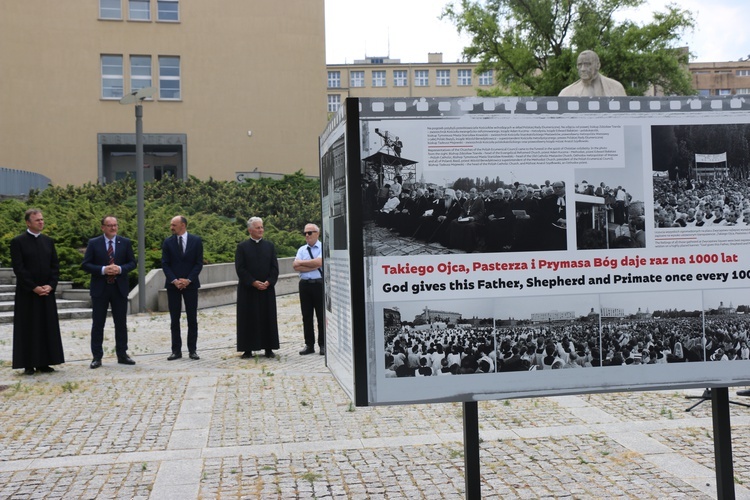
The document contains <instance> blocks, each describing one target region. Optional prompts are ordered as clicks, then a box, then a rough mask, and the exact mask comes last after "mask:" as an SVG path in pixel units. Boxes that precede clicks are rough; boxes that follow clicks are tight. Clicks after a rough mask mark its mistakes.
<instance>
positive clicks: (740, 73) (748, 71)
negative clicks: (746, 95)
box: [737, 69, 750, 76]
mask: <svg viewBox="0 0 750 500" xmlns="http://www.w3.org/2000/svg"><path fill="white" fill-rule="evenodd" d="M737 76H750V69H738V70H737Z"/></svg>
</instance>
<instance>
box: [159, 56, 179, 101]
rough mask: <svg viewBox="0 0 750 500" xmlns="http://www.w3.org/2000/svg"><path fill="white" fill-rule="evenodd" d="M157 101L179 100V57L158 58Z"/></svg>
mask: <svg viewBox="0 0 750 500" xmlns="http://www.w3.org/2000/svg"><path fill="white" fill-rule="evenodd" d="M159 99H175V100H177V99H181V96H180V58H179V57H174V56H159Z"/></svg>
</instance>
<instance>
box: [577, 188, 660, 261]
mask: <svg viewBox="0 0 750 500" xmlns="http://www.w3.org/2000/svg"><path fill="white" fill-rule="evenodd" d="M575 207H576V241H577V248H578V249H579V250H593V249H604V248H644V247H645V246H646V218H645V207H644V204H643V202H642V201H641V200H635V199H633V196H632V194H630V192H628V190H627V188H625V187H624V186H622V185H619V184H618V185H609V184H607V183H606V182H604V181H601V182H598V183H589V182H587V181H586V179H582V180H581V181H580V182H577V183H576V185H575Z"/></svg>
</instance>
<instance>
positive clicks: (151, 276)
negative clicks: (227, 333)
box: [128, 257, 299, 314]
mask: <svg viewBox="0 0 750 500" xmlns="http://www.w3.org/2000/svg"><path fill="white" fill-rule="evenodd" d="M292 262H294V257H287V258H283V259H279V273H280V275H279V281H278V283H277V284H276V295H289V294H292V293H297V292H298V289H297V284H298V282H299V275H298V274H297V273H296V272H295V271H294V269H293V268H292ZM200 278H201V288H200V289H199V290H198V308H199V309H204V308H207V307H216V306H223V305H227V304H234V303H236V302H237V273H236V272H235V270H234V263H233V262H230V263H226V264H211V265H208V266H203V271H202V272H201V276H200ZM168 310H169V307H168V306H167V290H166V288H164V271H162V270H161V269H153V270H151V271H150V272H149V273H148V274H147V275H146V311H162V312H166V311H168ZM136 312H138V287H135V288H134V289H133V290H131V291H130V294H129V295H128V313H129V314H135V313H136Z"/></svg>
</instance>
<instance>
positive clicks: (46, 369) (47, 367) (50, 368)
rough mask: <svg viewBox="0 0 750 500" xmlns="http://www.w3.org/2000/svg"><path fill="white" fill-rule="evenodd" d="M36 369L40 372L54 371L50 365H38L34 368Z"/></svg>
mask: <svg viewBox="0 0 750 500" xmlns="http://www.w3.org/2000/svg"><path fill="white" fill-rule="evenodd" d="M36 371H38V372H41V373H52V372H53V371H55V369H54V368H52V367H51V366H40V367H39V368H37V369H36Z"/></svg>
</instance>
